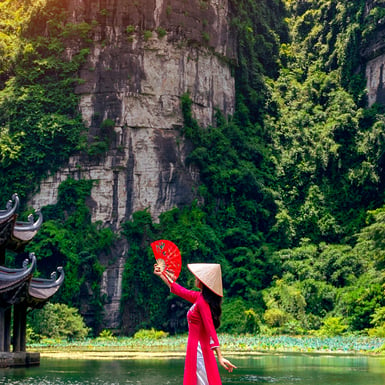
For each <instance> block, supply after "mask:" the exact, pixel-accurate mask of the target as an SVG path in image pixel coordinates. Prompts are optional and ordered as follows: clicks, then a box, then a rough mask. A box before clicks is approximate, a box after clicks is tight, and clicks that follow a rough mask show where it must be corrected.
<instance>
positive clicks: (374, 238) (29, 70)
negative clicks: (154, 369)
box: [0, 0, 385, 336]
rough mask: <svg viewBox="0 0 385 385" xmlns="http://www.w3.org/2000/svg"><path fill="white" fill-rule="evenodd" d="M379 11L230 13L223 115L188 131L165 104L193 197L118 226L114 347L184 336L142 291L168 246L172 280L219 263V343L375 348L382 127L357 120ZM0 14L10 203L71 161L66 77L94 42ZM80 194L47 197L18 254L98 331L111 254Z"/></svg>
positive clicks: (71, 187)
mask: <svg viewBox="0 0 385 385" xmlns="http://www.w3.org/2000/svg"><path fill="white" fill-rule="evenodd" d="M381 4H382V2H378V4H377V3H376V4H373V9H371V10H370V12H369V13H365V5H366V2H365V1H363V0H360V1H354V2H341V1H337V0H321V1H289V0H287V1H284V2H283V1H280V0H274V1H271V0H261V1H255V0H243V1H235V0H231V1H230V6H231V9H232V13H231V14H232V20H231V21H232V22H231V28H232V31H233V33H234V34H235V36H236V37H237V43H238V44H237V48H238V51H237V61H236V63H234V75H235V80H236V110H235V113H234V115H233V116H229V117H225V116H222V114H221V113H220V112H219V111H218V112H217V114H216V123H215V124H213V125H212V126H210V127H200V126H199V125H198V123H197V121H196V120H195V119H194V116H193V113H192V100H191V99H190V97H189V95H188V94H185V95H183V96H182V97H181V109H182V113H183V117H184V127H183V129H182V133H183V135H184V139H185V140H186V141H189V142H190V143H191V144H192V148H193V149H192V151H191V153H190V154H189V157H188V159H187V160H186V163H187V166H189V165H191V164H193V165H194V166H195V167H198V168H199V170H200V177H201V186H200V187H199V190H198V191H197V200H196V201H194V202H192V204H191V205H190V206H187V207H181V208H175V209H173V210H171V211H169V212H166V213H163V214H162V215H161V216H160V217H159V218H157V220H156V221H154V220H153V218H152V217H151V215H150V212H149V211H147V210H145V211H141V212H137V213H134V215H133V218H132V220H130V221H128V222H126V223H124V224H123V231H122V234H121V235H122V237H124V239H125V241H126V242H127V244H128V246H129V248H128V252H127V255H126V257H127V258H126V265H125V270H124V276H123V288H122V290H123V294H122V306H121V309H122V321H123V325H122V331H123V332H124V333H127V334H134V333H135V332H137V331H138V330H139V329H150V328H151V327H154V328H155V329H156V330H161V329H162V330H167V331H169V332H171V333H176V332H180V331H182V330H185V327H186V324H185V322H186V321H185V310H186V305H185V304H184V303H183V302H181V301H179V300H178V299H176V298H174V297H172V296H168V292H167V288H166V287H164V286H161V284H160V283H159V281H158V279H157V278H156V277H155V276H154V275H153V274H151V272H152V265H153V256H152V253H151V250H150V243H151V242H152V241H153V240H155V239H159V238H166V239H170V240H172V241H174V242H175V243H176V244H177V245H178V247H179V248H180V250H181V252H182V257H183V261H184V266H185V264H186V263H188V262H198V261H199V262H202V261H206V262H219V263H221V265H222V270H223V280H224V286H225V287H224V288H225V293H226V300H225V302H224V304H223V309H224V315H223V319H222V326H221V328H222V330H223V331H225V332H237V333H247V332H249V333H255V332H257V331H261V332H263V333H266V334H281V333H287V334H299V333H301V334H302V333H307V332H309V331H313V332H314V333H316V334H318V335H319V336H324V335H334V336H340V335H341V334H344V333H347V332H350V333H353V332H354V333H358V332H359V333H368V334H371V335H377V336H382V335H384V334H385V331H384V329H385V315H384V314H385V312H384V308H385V301H384V299H383V297H384V295H383V294H384V283H385V282H384V268H385V254H384V251H383V248H384V241H383V239H384V237H383V235H384V233H385V226H384V223H385V216H384V212H385V206H384V186H385V183H384V182H385V180H384V173H383V170H384V166H385V164H384V159H385V157H384V156H383V154H384V144H385V136H384V127H385V114H384V107H383V106H379V105H373V106H371V107H368V106H367V103H366V95H365V76H364V73H363V68H364V64H365V63H364V62H363V57H362V55H361V53H362V49H363V48H367V47H368V44H370V42H371V41H372V40H373V39H375V36H376V32H378V29H377V28H382V25H383V23H384V20H385V19H384V14H385V11H384V9H385V8H384V6H383V5H381ZM0 11H2V12H0V25H1V27H2V30H1V37H2V39H1V42H0V53H1V54H2V55H0V56H1V57H0V169H1V173H0V183H1V184H2V186H5V187H4V190H3V196H2V199H9V196H10V195H11V193H12V192H13V191H17V192H18V193H19V194H20V195H21V196H23V195H27V193H28V192H30V191H31V190H33V189H34V187H35V186H37V183H38V181H39V180H40V178H42V177H44V176H45V175H47V174H48V173H49V172H50V171H53V170H55V168H57V167H58V166H59V165H60V164H61V163H62V162H63V161H65V160H66V159H67V158H68V156H69V155H70V153H71V152H72V151H75V150H80V149H82V148H83V147H82V140H81V139H80V138H81V132H82V130H83V127H82V124H81V119H80V117H78V116H77V114H76V106H77V99H76V97H75V96H74V93H73V87H74V85H75V84H76V82H77V79H76V78H74V73H75V71H76V69H77V68H78V66H79V65H80V64H81V63H82V61H83V60H84V58H85V56H86V55H87V52H88V51H87V45H88V44H91V43H90V42H89V41H88V40H87V39H88V36H89V33H90V31H91V29H92V27H93V25H89V24H87V23H80V24H78V25H73V24H71V23H68V22H66V20H67V19H66V14H65V10H64V7H63V6H61V2H58V1H54V0H49V1H48V0H47V1H43V0H41V1H40V2H34V4H30V2H22V1H13V0H12V1H10V0H6V1H3V2H1V4H0ZM42 25H44V26H45V28H47V31H48V32H49V33H46V31H42V30H41V26H42ZM131 28H134V26H128V27H127V33H129V30H130V29H131ZM43 32H44V33H43ZM69 46H70V47H71V48H72V49H73V55H72V57H71V60H68V58H66V56H65V52H66V51H65V48H66V47H69ZM366 60H367V57H366ZM111 126H112V121H110V120H109V119H107V120H105V121H104V122H103V123H102V127H101V129H102V130H101V132H103V133H104V134H103V135H104V136H103V135H102V137H101V138H99V139H100V141H99V142H96V143H95V145H94V146H93V147H92V148H90V149H89V150H88V152H89V154H91V155H98V154H100V153H103V152H104V151H106V150H107V149H108V143H109V138H110V134H111ZM26 170H28V172H26ZM11 173H12V181H10V178H9V175H11ZM91 187H92V184H91V182H87V181H74V180H71V179H70V180H68V181H67V182H65V183H64V184H63V185H62V186H61V188H60V191H59V201H58V204H57V205H55V206H52V207H46V208H44V215H45V223H44V226H43V228H42V229H41V231H40V232H39V233H38V236H37V237H36V239H35V241H34V243H33V244H32V245H31V249H32V250H34V251H35V252H36V254H37V255H38V257H39V258H40V260H42V261H44V264H42V263H40V264H39V268H40V266H44V270H46V271H43V273H49V272H50V271H51V270H53V269H54V268H56V266H57V264H58V262H59V263H62V264H63V265H64V266H65V272H66V283H65V286H64V287H63V289H62V291H61V294H60V295H59V297H58V298H57V300H61V301H64V302H66V303H68V304H71V305H75V306H77V307H80V306H82V305H84V302H83V303H82V302H81V301H82V299H83V300H84V299H87V301H88V302H90V303H91V308H92V309H93V311H94V314H99V315H101V314H102V313H101V312H100V309H101V308H102V305H103V301H102V298H101V295H100V291H99V283H100V276H101V273H102V267H101V265H100V263H99V258H100V256H101V255H102V254H103V253H105V254H108V253H109V247H110V245H111V244H112V243H113V241H114V239H113V234H112V232H111V231H110V230H108V229H105V228H102V226H101V225H100V224H94V223H91V221H90V212H89V209H88V208H87V205H86V203H85V202H86V198H87V197H88V196H89V194H90V190H91ZM190 277H191V276H190V275H187V271H186V270H185V269H184V270H183V271H182V274H181V276H180V282H181V283H183V284H185V285H188V286H191V285H192V280H191V278H190ZM90 293H91V294H90ZM88 306H89V305H88ZM96 324H97V322H96ZM96 324H95V325H93V326H95V327H96ZM155 329H154V330H155Z"/></svg>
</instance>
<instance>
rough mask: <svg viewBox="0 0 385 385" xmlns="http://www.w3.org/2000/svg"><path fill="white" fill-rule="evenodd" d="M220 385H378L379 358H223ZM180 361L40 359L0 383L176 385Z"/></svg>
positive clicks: (383, 375)
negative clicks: (227, 362)
mask: <svg viewBox="0 0 385 385" xmlns="http://www.w3.org/2000/svg"><path fill="white" fill-rule="evenodd" d="M227 358H229V359H231V361H232V362H233V363H234V364H236V365H237V366H238V369H236V370H235V371H234V372H233V373H227V372H225V371H224V370H222V368H221V377H222V382H223V385H240V384H245V385H249V384H273V385H384V384H385V358H383V357H368V356H358V355H355V356H346V355H343V356H342V355H341V356H334V355H333V356H331V355H317V354H271V355H270V354H266V355H265V354H264V355H258V356H251V357H247V356H242V357H241V356H234V357H230V356H229V357H227ZM183 365H184V361H183V358H161V359H119V360H111V359H106V360H72V359H66V360H65V359H47V358H42V359H41V364H40V366H39V367H32V368H21V369H0V385H2V384H8V385H10V384H12V385H123V384H135V385H182V377H183Z"/></svg>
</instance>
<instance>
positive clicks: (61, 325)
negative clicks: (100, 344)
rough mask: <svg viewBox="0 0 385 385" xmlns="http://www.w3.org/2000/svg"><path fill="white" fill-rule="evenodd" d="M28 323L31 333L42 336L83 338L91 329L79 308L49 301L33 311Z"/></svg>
mask: <svg viewBox="0 0 385 385" xmlns="http://www.w3.org/2000/svg"><path fill="white" fill-rule="evenodd" d="M28 323H29V327H30V328H31V329H32V331H31V334H32V333H35V334H36V335H38V336H39V337H40V338H44V337H46V338H50V339H67V340H74V339H83V338H86V337H87V336H88V333H89V331H90V328H88V327H87V326H86V325H85V323H84V320H83V317H82V316H81V315H80V314H79V313H78V310H77V309H75V308H73V307H69V306H67V305H65V304H60V303H55V304H53V303H48V304H47V305H46V306H45V307H44V308H43V309H37V310H34V311H32V312H31V314H30V316H29V319H28ZM35 338H36V337H35Z"/></svg>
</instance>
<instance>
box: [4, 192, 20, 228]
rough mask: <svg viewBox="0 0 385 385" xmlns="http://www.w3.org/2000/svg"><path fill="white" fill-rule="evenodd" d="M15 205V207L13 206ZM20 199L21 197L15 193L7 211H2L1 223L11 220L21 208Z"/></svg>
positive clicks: (7, 206) (8, 203)
mask: <svg viewBox="0 0 385 385" xmlns="http://www.w3.org/2000/svg"><path fill="white" fill-rule="evenodd" d="M12 203H13V206H12ZM19 204H20V199H19V196H18V195H17V194H16V193H15V194H13V195H12V199H10V200H9V201H8V202H7V205H6V209H5V210H0V222H3V221H5V220H7V219H8V218H10V217H11V216H12V215H14V214H15V213H16V210H17V209H18V208H19Z"/></svg>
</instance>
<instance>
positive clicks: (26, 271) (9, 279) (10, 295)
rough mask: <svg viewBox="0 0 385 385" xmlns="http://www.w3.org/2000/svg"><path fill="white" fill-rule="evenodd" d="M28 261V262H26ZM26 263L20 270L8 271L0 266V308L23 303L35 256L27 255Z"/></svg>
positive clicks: (32, 254) (34, 263)
mask: <svg viewBox="0 0 385 385" xmlns="http://www.w3.org/2000/svg"><path fill="white" fill-rule="evenodd" d="M27 261H28V260H27ZM29 261H30V263H29V265H28V262H27V263H24V266H23V268H22V269H10V268H6V267H3V266H0V307H2V308H6V307H9V306H11V305H14V304H16V303H21V302H23V301H24V299H25V297H26V295H27V288H28V284H29V282H30V280H31V278H32V274H33V271H34V269H35V268H36V256H35V254H34V253H30V254H29Z"/></svg>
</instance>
